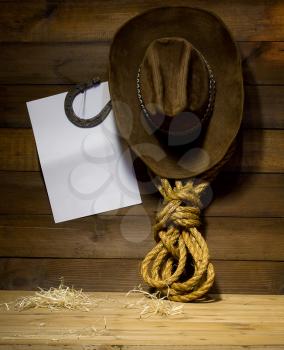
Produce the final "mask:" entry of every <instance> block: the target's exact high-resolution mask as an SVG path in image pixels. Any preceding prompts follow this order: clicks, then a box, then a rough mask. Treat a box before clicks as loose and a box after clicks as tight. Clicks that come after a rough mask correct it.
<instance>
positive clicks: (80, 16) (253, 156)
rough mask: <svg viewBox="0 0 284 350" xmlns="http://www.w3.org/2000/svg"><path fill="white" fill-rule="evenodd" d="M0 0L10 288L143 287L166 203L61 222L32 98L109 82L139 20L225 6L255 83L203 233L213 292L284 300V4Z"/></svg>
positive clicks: (1, 235)
mask: <svg viewBox="0 0 284 350" xmlns="http://www.w3.org/2000/svg"><path fill="white" fill-rule="evenodd" d="M0 3H1V11H0V43H1V50H0V67H1V69H0V91H1V93H0V256H1V257H0V289H6V290H7V289H10V290H13V289H25V290H30V289H35V288H37V287H38V286H41V287H50V286H56V285H58V281H59V278H60V277H62V276H63V277H64V278H65V282H66V284H68V285H74V286H75V287H76V288H84V289H85V290H88V291H104V290H107V291H127V290H129V289H130V288H133V287H134V286H135V285H137V284H138V283H140V282H141V279H140V276H139V264H140V262H141V259H142V258H143V256H144V255H145V253H146V252H147V251H148V250H149V249H150V248H151V247H152V246H153V244H154V243H153V237H152V235H151V222H152V221H153V219H154V215H155V213H156V211H157V208H158V205H159V196H158V195H157V194H156V193H150V194H143V195H142V199H143V204H142V205H138V206H134V207H130V208H125V209H122V210H119V211H112V212H109V213H104V214H101V215H97V216H93V217H88V218H83V219H79V220H73V221H69V222H66V223H62V224H54V222H53V218H52V215H51V209H50V205H49V201H48V197H47V193H46V189H45V186H44V182H43V178H42V174H41V171H40V165H39V162H38V156H37V151H36V147H35V141H34V137H33V133H32V130H31V124H30V121H29V117H28V113H27V110H26V105H25V103H26V101H30V100H33V99H37V98H41V97H46V96H48V95H52V94H56V93H59V92H64V91H67V90H68V89H70V88H71V87H72V86H73V84H75V83H78V82H84V81H87V80H89V79H90V78H92V77H93V76H98V75H99V76H101V77H102V78H107V70H108V52H109V48H110V43H111V39H112V37H113V35H114V33H115V31H116V30H117V29H118V28H119V27H120V26H121V25H122V24H123V23H124V22H125V21H127V20H128V19H129V18H131V17H133V16H134V15H136V14H138V13H140V12H142V11H144V10H146V9H149V8H152V7H158V6H165V5H191V6H197V7H198V6H199V7H202V8H204V9H209V10H212V11H214V12H215V13H216V14H217V15H219V16H220V17H221V18H222V19H223V20H224V21H225V23H226V24H227V25H228V27H229V28H230V29H231V31H232V33H233V35H234V37H235V39H236V41H237V43H238V46H239V48H240V51H241V55H242V59H243V75H244V84H245V108H244V121H243V125H242V130H241V138H240V146H239V149H238V152H237V154H236V156H235V158H234V159H233V160H232V161H231V162H230V163H229V164H228V165H227V166H226V168H225V169H224V171H223V173H222V174H221V175H220V177H219V179H218V180H217V182H216V183H214V184H212V192H211V196H208V198H210V197H211V198H212V202H211V203H210V205H209V206H208V208H207V209H206V211H205V212H204V220H203V221H204V225H203V227H202V228H201V231H202V233H203V234H204V235H205V236H206V240H207V242H208V245H209V249H210V255H211V257H212V260H213V263H214V265H215V267H216V271H217V277H216V283H215V285H214V288H213V292H222V293H249V294H282V293H283V292H284V234H283V227H284V219H283V217H284V152H283V149H284V130H283V128H284V98H283V97H284V1H283V0H270V1H267V0H231V1H227V0H218V1H211V0H191V1H188V0H175V1H173V0H155V1H153V0H119V1H116V0H107V1H94V0H92V1H91V0H80V1H76V0H70V1H56V0H53V1H45V0H21V1H20V0H15V1H4V0H3V1H1V2H0ZM51 142H52V140H51ZM136 171H137V176H138V177H139V179H140V180H141V181H140V185H141V186H140V187H141V188H144V187H145V184H143V183H142V182H143V181H142V179H145V173H146V169H145V167H143V166H141V164H140V165H139V164H136ZM146 181H147V178H146ZM146 187H147V186H146Z"/></svg>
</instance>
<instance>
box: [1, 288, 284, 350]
mask: <svg viewBox="0 0 284 350" xmlns="http://www.w3.org/2000/svg"><path fill="white" fill-rule="evenodd" d="M30 293H31V292H21V291H20V292H19V291H18V292H16V291H13V292H11V291H9V292H6V291H1V292H0V303H5V302H10V301H13V300H15V299H16V298H18V297H19V296H25V295H28V294H30ZM89 295H90V296H91V297H92V298H95V299H99V300H101V302H100V303H99V306H98V307H96V308H94V309H93V310H92V311H89V312H81V311H68V310H67V311H66V310H64V311H53V312H51V311H49V310H45V309H37V310H29V311H22V312H19V311H15V310H14V308H13V304H9V310H7V309H6V308H5V307H3V306H2V307H1V313H0V315H1V316H0V349H1V350H2V349H3V350H4V349H5V350H6V349H7V350H8V349H21V350H23V349H27V348H28V349H37V350H43V349H50V348H53V349H54V348H57V349H61V348H63V347H64V349H68V350H71V349H72V350H73V349H85V350H90V349H92V350H95V349H96V350H105V349H116V350H118V349H127V350H130V349H131V350H132V349H136V350H137V349H141V348H143V349H144V348H145V349H151V350H152V349H153V350H154V349H155V350H159V349H178V350H182V349H210V350H211V349H213V350H215V349H247V348H248V349H284V297H283V296H275V295H273V296H272V295H262V296H261V295H232V294H227V295H222V296H220V297H218V298H217V299H220V300H217V301H215V302H210V303H191V304H184V309H183V314H180V315H176V316H170V317H162V316H159V315H155V316H152V317H148V318H142V319H141V318H140V317H139V312H140V311H139V309H135V308H126V307H125V302H126V301H127V302H129V298H126V296H125V294H123V293H114V292H112V293H111V292H109V293H90V294H89ZM130 298H131V299H130V301H131V302H132V301H133V302H135V301H136V300H137V299H138V298H141V296H136V295H134V296H131V297H130ZM105 325H106V327H105Z"/></svg>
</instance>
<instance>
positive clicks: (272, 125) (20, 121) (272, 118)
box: [0, 85, 284, 129]
mask: <svg viewBox="0 0 284 350" xmlns="http://www.w3.org/2000/svg"><path fill="white" fill-rule="evenodd" d="M71 87H72V85H2V86H0V90H1V94H0V127H4V128H5V127H7V128H30V127H31V123H30V119H29V116H28V112H27V107H26V102H27V101H32V100H36V99H39V98H43V97H47V96H50V95H55V94H58V93H62V92H65V91H68V90H69V89H71ZM283 96H284V86H273V85H271V86H261V85H259V86H255V85H254V86H245V106H244V118H243V127H244V128H258V129H262V128H267V129H281V128H282V129H284V98H283Z"/></svg>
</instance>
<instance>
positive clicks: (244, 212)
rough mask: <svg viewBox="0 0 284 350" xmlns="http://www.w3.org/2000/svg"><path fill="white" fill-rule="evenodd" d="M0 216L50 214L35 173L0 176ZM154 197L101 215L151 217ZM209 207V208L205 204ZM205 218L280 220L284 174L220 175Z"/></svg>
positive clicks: (156, 200)
mask: <svg viewBox="0 0 284 350" xmlns="http://www.w3.org/2000/svg"><path fill="white" fill-rule="evenodd" d="M0 193H1V201H0V214H5V215H8V214H13V215H22V214H24V215H33V214H34V215H43V214H51V210H50V205H49V201H48V197H47V193H46V190H45V187H44V183H43V179H42V177H41V175H40V173H38V172H5V171H4V172H0ZM160 200H161V197H160V196H159V195H158V194H157V193H153V194H151V195H150V194H147V195H142V201H143V204H142V205H141V204H139V205H136V206H132V207H129V208H124V209H119V210H117V211H110V212H106V213H104V215H145V212H146V213H147V214H149V215H153V214H154V213H155V212H156V211H157V210H158V208H159V203H160ZM211 200H213V201H212V203H211V204H210V205H209V203H210V202H211ZM205 202H206V203H207V205H209V207H208V208H207V209H206V211H205V215H206V216H226V217H227V216H228V217H282V216H283V215H284V174H234V173H223V174H220V176H219V177H218V179H217V181H216V182H215V183H214V184H212V187H211V188H210V189H209V190H208V191H207V194H206V196H205Z"/></svg>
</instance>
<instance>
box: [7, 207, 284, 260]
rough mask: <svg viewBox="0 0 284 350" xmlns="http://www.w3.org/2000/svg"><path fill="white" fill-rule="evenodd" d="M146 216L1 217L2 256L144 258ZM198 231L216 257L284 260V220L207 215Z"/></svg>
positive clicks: (149, 240)
mask: <svg viewBox="0 0 284 350" xmlns="http://www.w3.org/2000/svg"><path fill="white" fill-rule="evenodd" d="M153 221H154V217H153V215H151V216H148V215H147V214H146V213H145V215H141V216H132V215H125V216H103V215H96V216H93V217H88V218H84V219H80V220H73V221H70V222H66V223H62V224H54V223H53V219H52V217H51V216H40V215H36V216H4V215H1V216H0V256H2V257H30V258H41V257H45V258H143V257H144V256H145V254H146V253H147V252H148V251H149V250H150V249H151V248H152V247H153V246H154V238H153V237H152V230H151V223H152V222H153ZM203 222H204V225H203V226H202V227H201V228H200V232H202V234H204V236H205V237H206V241H207V244H208V247H209V250H210V256H211V258H212V259H214V260H270V261H283V260H284V253H283V252H284V235H283V234H282V233H283V225H284V219H283V218H224V217H207V218H205V219H204V220H203Z"/></svg>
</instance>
